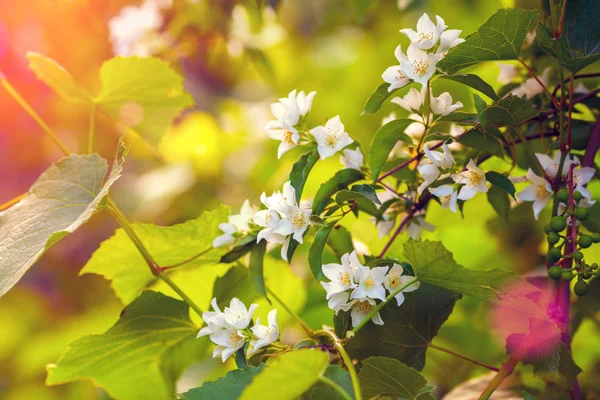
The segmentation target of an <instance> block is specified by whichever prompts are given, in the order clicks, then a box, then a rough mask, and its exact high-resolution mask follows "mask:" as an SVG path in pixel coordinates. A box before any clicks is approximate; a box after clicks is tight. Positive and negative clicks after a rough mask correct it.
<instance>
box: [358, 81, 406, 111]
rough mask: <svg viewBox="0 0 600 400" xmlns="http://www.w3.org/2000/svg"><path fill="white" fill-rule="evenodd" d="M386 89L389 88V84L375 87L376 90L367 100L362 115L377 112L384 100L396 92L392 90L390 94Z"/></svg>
mask: <svg viewBox="0 0 600 400" xmlns="http://www.w3.org/2000/svg"><path fill="white" fill-rule="evenodd" d="M388 87H390V84H389V83H382V84H381V85H379V86H378V87H377V89H375V91H374V92H373V93H371V96H369V99H368V100H367V102H366V103H365V108H364V110H363V112H362V113H363V115H364V114H375V113H376V112H377V111H379V109H380V108H381V106H382V105H383V103H384V102H385V100H386V99H387V98H389V97H390V96H391V95H393V94H394V92H395V91H396V90H398V89H394V90H392V91H391V92H388Z"/></svg>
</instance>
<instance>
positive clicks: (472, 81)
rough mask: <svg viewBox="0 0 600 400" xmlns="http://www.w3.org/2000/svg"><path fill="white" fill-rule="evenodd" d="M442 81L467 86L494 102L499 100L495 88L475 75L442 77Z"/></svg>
mask: <svg viewBox="0 0 600 400" xmlns="http://www.w3.org/2000/svg"><path fill="white" fill-rule="evenodd" d="M440 79H447V80H450V81H454V82H459V83H462V84H463V85H467V86H469V87H471V88H473V89H475V90H477V91H479V92H481V93H483V94H485V95H486V96H487V97H489V98H490V99H492V100H498V99H499V97H498V95H497V94H496V92H495V91H494V88H493V87H491V86H490V85H489V84H488V83H487V82H486V81H484V80H483V79H481V78H480V77H479V76H478V75H475V74H466V75H440ZM453 114H454V113H453Z"/></svg>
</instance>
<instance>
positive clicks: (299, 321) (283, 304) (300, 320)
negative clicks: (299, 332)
mask: <svg viewBox="0 0 600 400" xmlns="http://www.w3.org/2000/svg"><path fill="white" fill-rule="evenodd" d="M266 289H267V293H268V294H269V295H270V296H271V297H272V298H274V299H275V301H277V302H278V303H279V304H280V305H281V307H283V309H284V310H285V311H286V312H287V313H288V314H290V316H291V317H292V318H294V319H295V320H296V322H297V323H298V325H300V327H301V328H302V329H303V330H304V332H306V334H307V335H308V336H312V335H313V331H312V329H310V327H309V326H308V325H307V324H306V322H304V321H303V320H302V318H300V316H299V315H298V314H296V313H295V312H294V311H293V310H292V309H291V308H289V307H288V306H287V304H285V303H284V302H283V301H282V300H281V299H280V298H279V296H277V295H276V294H275V292H273V291H272V290H271V289H269V288H266Z"/></svg>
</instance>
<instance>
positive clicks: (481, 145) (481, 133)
mask: <svg viewBox="0 0 600 400" xmlns="http://www.w3.org/2000/svg"><path fill="white" fill-rule="evenodd" d="M457 141H458V143H460V144H462V145H463V146H467V147H471V148H473V149H475V150H479V151H483V152H485V153H490V154H493V155H495V156H496V157H502V156H503V155H504V148H503V147H502V142H501V141H500V139H498V138H497V137H496V136H494V135H492V134H491V133H489V132H487V131H485V130H483V129H481V128H480V127H477V128H473V129H470V130H468V131H466V132H465V133H463V134H462V135H460V137H459V138H458V140H457Z"/></svg>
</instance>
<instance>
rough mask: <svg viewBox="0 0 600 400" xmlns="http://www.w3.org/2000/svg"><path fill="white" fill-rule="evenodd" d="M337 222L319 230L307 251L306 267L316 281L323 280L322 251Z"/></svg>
mask: <svg viewBox="0 0 600 400" xmlns="http://www.w3.org/2000/svg"><path fill="white" fill-rule="evenodd" d="M337 222H338V221H333V222H330V223H329V224H327V225H325V226H324V227H322V228H321V229H319V231H318V232H317V234H316V235H315V240H314V241H313V243H312V245H311V246H310V250H309V251H308V265H310V271H311V272H312V274H313V276H314V277H315V279H316V280H322V279H323V271H322V270H321V266H322V265H323V251H324V250H325V246H326V245H327V239H328V238H329V234H330V233H331V230H332V229H333V228H334V227H335V224H336V223H337Z"/></svg>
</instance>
